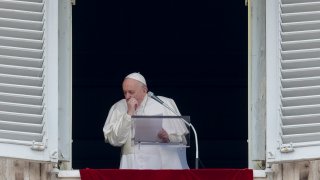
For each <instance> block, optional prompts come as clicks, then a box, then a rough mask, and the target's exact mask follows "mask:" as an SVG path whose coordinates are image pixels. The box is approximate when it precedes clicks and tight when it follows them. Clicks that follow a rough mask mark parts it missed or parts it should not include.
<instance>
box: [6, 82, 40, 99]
mask: <svg viewBox="0 0 320 180" xmlns="http://www.w3.org/2000/svg"><path fill="white" fill-rule="evenodd" d="M0 92H4V93H14V94H24V95H33V96H41V95H42V92H43V87H39V86H25V85H16V84H2V83H0Z"/></svg>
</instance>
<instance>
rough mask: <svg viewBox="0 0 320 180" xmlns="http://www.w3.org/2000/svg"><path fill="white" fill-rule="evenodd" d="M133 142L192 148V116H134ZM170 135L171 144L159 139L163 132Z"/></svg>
mask: <svg viewBox="0 0 320 180" xmlns="http://www.w3.org/2000/svg"><path fill="white" fill-rule="evenodd" d="M131 119H132V121H133V124H132V132H133V136H132V137H133V142H134V143H135V144H141V145H142V144H143V145H168V146H179V147H182V146H183V147H190V126H187V125H186V124H189V123H190V116H132V117H131ZM162 129H163V130H165V131H166V132H167V133H168V135H169V139H170V141H169V142H163V140H162V139H160V138H159V137H158V134H159V132H160V131H161V130H162Z"/></svg>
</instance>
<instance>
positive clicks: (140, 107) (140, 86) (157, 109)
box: [103, 73, 189, 169]
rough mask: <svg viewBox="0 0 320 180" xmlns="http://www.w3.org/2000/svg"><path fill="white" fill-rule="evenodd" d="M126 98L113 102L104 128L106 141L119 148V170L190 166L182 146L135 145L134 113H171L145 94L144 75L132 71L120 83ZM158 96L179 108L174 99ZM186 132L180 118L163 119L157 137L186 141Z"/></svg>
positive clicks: (170, 114) (183, 167) (166, 139)
mask: <svg viewBox="0 0 320 180" xmlns="http://www.w3.org/2000/svg"><path fill="white" fill-rule="evenodd" d="M122 89H123V93H124V97H125V99H122V100H120V101H118V102H117V103H115V104H114V105H113V106H112V107H111V109H110V111H109V114H108V117H107V120H106V122H105V125H104V127H103V133H104V137H105V140H106V142H108V143H110V144H111V145H113V146H121V147H122V156H121V161H120V168H121V169H189V167H188V164H187V160H186V149H185V146H182V145H181V146H177V145H175V146H170V145H140V144H138V145H137V144H134V142H133V136H134V134H133V132H132V127H131V126H132V123H133V122H132V119H131V116H133V115H142V116H143V115H150V116H151V115H163V116H174V115H175V114H174V113H173V112H171V111H170V110H169V109H167V108H166V107H164V106H162V105H161V104H160V103H158V102H157V101H155V100H154V99H152V98H150V97H148V95H147V93H148V88H147V83H146V80H145V78H144V77H143V76H142V75H141V74H140V73H131V74H129V75H128V76H126V77H125V79H124V81H123V83H122ZM159 98H160V99H161V100H162V101H164V103H166V104H167V105H168V106H170V107H171V108H172V109H174V110H175V112H176V113H177V114H180V113H179V110H178V108H177V106H176V104H175V102H174V101H173V100H172V99H170V98H166V97H161V96H159ZM188 133H189V131H188V129H187V128H186V126H185V124H184V123H183V122H182V121H174V120H167V121H165V120H163V122H162V130H161V131H160V132H159V133H158V137H159V138H160V139H161V140H162V141H163V142H179V143H182V144H183V143H186V140H185V135H186V134H188Z"/></svg>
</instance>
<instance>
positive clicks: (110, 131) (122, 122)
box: [103, 106, 131, 146]
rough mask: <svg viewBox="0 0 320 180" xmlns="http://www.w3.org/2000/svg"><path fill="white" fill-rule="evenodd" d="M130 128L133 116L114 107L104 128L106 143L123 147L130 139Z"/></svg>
mask: <svg viewBox="0 0 320 180" xmlns="http://www.w3.org/2000/svg"><path fill="white" fill-rule="evenodd" d="M130 128H131V116H130V115H128V114H127V113H126V112H125V113H121V112H120V111H119V110H117V109H116V108H115V107H114V106H112V108H111V109H110V111H109V114H108V117H107V120H106V123H105V125H104V127H103V133H104V138H105V141H106V142H109V143H110V144H111V145H113V146H122V145H123V144H125V143H126V141H127V139H128V138H130V132H131V130H130Z"/></svg>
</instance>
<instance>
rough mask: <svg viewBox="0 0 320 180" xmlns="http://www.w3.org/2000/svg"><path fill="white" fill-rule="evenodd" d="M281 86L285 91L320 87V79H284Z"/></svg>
mask: <svg viewBox="0 0 320 180" xmlns="http://www.w3.org/2000/svg"><path fill="white" fill-rule="evenodd" d="M281 85H282V87H283V88H284V89H285V88H294V87H307V86H320V77H307V78H292V79H282V80H281Z"/></svg>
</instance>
